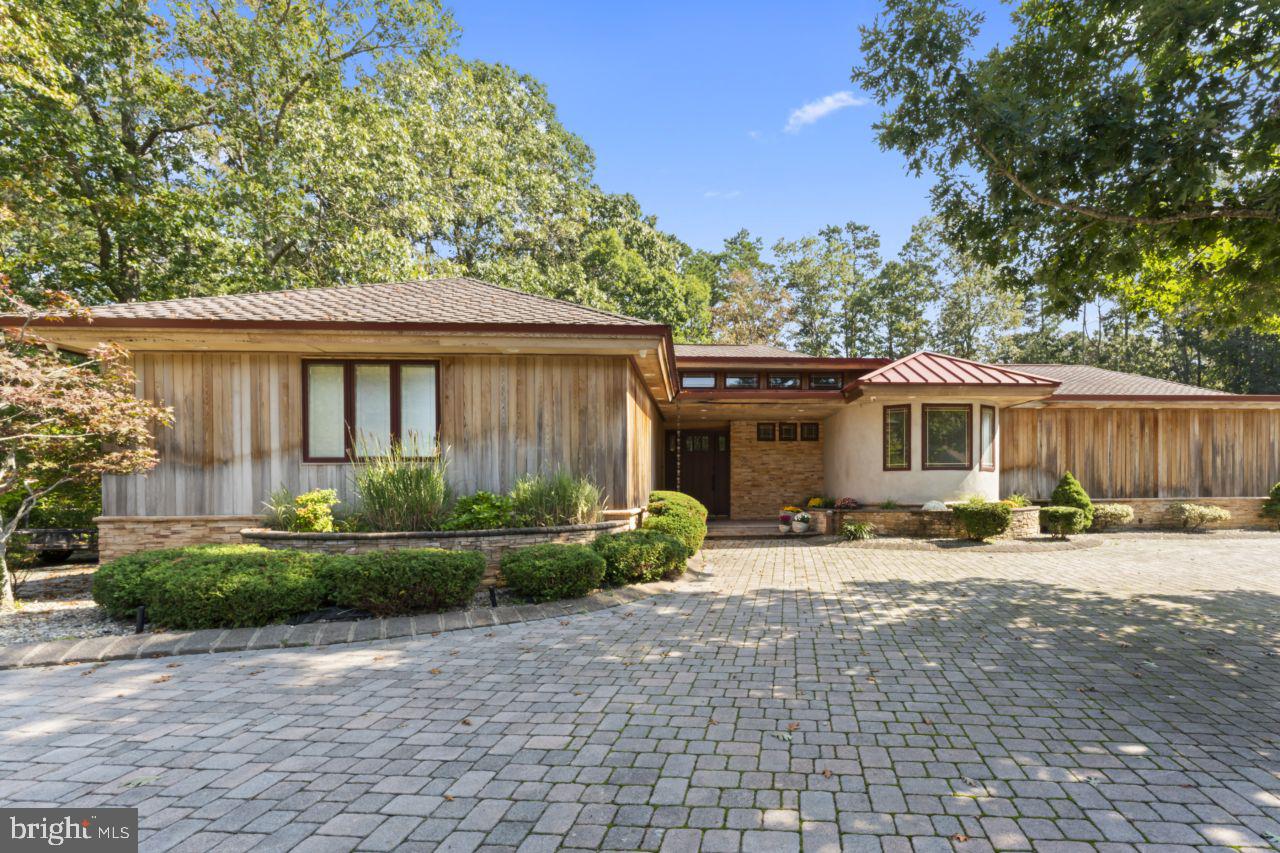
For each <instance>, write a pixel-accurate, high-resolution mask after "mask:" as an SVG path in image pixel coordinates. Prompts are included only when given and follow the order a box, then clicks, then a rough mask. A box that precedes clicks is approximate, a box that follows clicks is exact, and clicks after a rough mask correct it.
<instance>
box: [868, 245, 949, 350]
mask: <svg viewBox="0 0 1280 853" xmlns="http://www.w3.org/2000/svg"><path fill="white" fill-rule="evenodd" d="M941 252H942V247H941V246H940V245H939V244H938V243H937V240H936V235H935V234H934V231H933V228H932V225H931V224H930V223H929V222H928V221H927V220H925V221H921V222H917V223H916V224H915V225H913V226H912V227H911V234H910V236H909V237H908V238H907V242H906V243H904V244H903V245H902V248H901V249H900V250H899V251H898V257H897V258H895V259H893V260H891V261H888V262H886V263H885V264H884V266H882V267H881V268H880V270H879V273H878V274H877V275H876V279H875V282H874V283H873V285H872V293H871V297H870V303H871V305H872V306H873V307H874V314H872V315H871V318H870V320H871V321H872V322H874V326H873V328H874V329H875V330H876V332H875V334H876V344H877V346H876V348H875V349H874V350H873V351H871V352H870V353H869V354H871V355H877V356H882V357H885V358H901V357H902V356H904V355H910V354H911V353H913V352H915V351H917V350H921V349H924V348H925V347H926V346H928V344H929V339H930V332H931V327H930V323H929V318H928V311H929V308H930V306H931V305H932V303H933V301H934V300H935V299H936V298H937V296H938V293H939V291H940V290H941V287H942V283H941V281H940V279H939V271H938V265H939V263H940V257H941Z"/></svg>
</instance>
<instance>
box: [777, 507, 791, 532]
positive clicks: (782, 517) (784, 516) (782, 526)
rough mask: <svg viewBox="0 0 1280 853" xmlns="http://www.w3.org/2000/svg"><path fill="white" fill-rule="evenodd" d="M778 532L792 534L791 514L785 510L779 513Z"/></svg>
mask: <svg viewBox="0 0 1280 853" xmlns="http://www.w3.org/2000/svg"><path fill="white" fill-rule="evenodd" d="M778 532H779V533H790V532H791V513H789V512H787V511H786V510H785V509H784V510H783V511H782V512H780V513H778Z"/></svg>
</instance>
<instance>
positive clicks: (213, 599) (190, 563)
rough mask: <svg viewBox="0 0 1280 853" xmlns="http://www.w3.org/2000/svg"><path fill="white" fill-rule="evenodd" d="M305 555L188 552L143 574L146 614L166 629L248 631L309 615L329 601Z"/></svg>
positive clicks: (245, 548)
mask: <svg viewBox="0 0 1280 853" xmlns="http://www.w3.org/2000/svg"><path fill="white" fill-rule="evenodd" d="M326 559H329V558H328V557H325V556H324V555H321V554H311V553H307V552H304V551H273V550H270V549H268V548H263V547H260V546H257V545H214V546H205V547H195V548H184V549H182V550H181V551H180V553H178V554H177V555H176V556H175V557H174V558H173V559H171V560H168V561H166V562H160V563H156V564H154V565H151V566H150V567H149V568H147V569H146V570H145V571H144V572H143V587H144V590H145V596H146V605H147V613H148V615H149V617H150V619H151V621H152V622H154V623H155V624H157V625H160V626H162V627H165V628H178V629H187V630H194V629H197V628H243V627H248V626H252V625H266V624H269V623H271V622H280V621H283V620H285V619H288V618H289V617H290V616H296V615H298V614H300V613H308V612H310V611H312V610H315V609H317V608H319V607H320V606H321V605H322V604H323V603H324V601H325V588H324V584H323V583H322V582H321V580H320V578H319V576H318V573H317V572H316V567H317V564H319V563H321V562H323V561H325V560H326Z"/></svg>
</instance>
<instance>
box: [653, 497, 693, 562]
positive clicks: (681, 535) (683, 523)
mask: <svg viewBox="0 0 1280 853" xmlns="http://www.w3.org/2000/svg"><path fill="white" fill-rule="evenodd" d="M642 526H643V528H644V529H645V530H656V531H658V532H659V533H666V534H669V535H671V536H674V537H675V538H676V539H678V540H680V542H681V543H682V544H683V545H684V548H685V556H686V557H692V556H693V555H694V554H696V553H698V551H699V550H701V548H702V541H703V540H704V539H706V538H707V508H706V507H705V506H703V505H702V504H701V503H699V502H698V501H697V500H695V499H694V498H691V497H689V496H688V495H686V494H683V493H681V492H669V491H656V492H653V493H651V494H650V495H649V506H648V516H647V517H646V518H645V520H644V524H643V525H642Z"/></svg>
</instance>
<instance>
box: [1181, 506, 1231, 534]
mask: <svg viewBox="0 0 1280 853" xmlns="http://www.w3.org/2000/svg"><path fill="white" fill-rule="evenodd" d="M1169 514H1170V515H1172V516H1173V517H1174V518H1176V519H1177V520H1178V521H1180V522H1181V523H1182V526H1183V527H1189V528H1191V529H1192V530H1199V529H1200V528H1201V527H1204V526H1205V525H1206V524H1210V523H1212V522H1215V521H1227V520H1229V519H1230V518H1231V513H1230V512H1228V511H1227V510H1225V509H1223V508H1222V507H1220V506H1208V505H1206V504H1193V503H1182V504H1174V505H1173V506H1171V507H1169Z"/></svg>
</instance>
